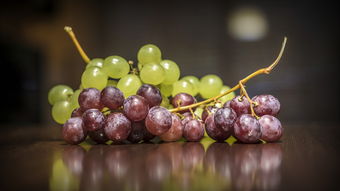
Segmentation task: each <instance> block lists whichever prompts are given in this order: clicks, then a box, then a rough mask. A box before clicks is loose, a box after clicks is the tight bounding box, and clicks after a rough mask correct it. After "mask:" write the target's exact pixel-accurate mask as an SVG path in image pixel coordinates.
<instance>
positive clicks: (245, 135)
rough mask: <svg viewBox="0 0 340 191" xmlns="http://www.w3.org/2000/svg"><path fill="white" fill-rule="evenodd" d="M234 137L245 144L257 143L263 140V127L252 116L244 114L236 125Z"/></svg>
mask: <svg viewBox="0 0 340 191" xmlns="http://www.w3.org/2000/svg"><path fill="white" fill-rule="evenodd" d="M234 135H235V136H236V138H237V139H238V140H240V141H241V142H243V143H256V142H258V141H259V139H260V138H261V125H260V123H259V121H258V120H257V119H256V118H255V117H253V116H252V115H250V114H242V115H240V116H239V117H238V118H237V119H236V121H235V123H234Z"/></svg>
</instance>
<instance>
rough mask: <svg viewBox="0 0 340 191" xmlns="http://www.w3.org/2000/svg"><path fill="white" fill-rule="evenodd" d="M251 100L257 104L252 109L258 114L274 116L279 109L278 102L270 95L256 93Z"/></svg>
mask: <svg viewBox="0 0 340 191" xmlns="http://www.w3.org/2000/svg"><path fill="white" fill-rule="evenodd" d="M252 100H253V101H254V102H256V103H257V104H258V105H257V106H255V107H254V111H255V113H256V114H257V115H258V116H263V115H272V116H276V115H277V114H278V113H279V111H280V102H279V100H278V99H276V98H275V97H274V96H272V95H258V96H255V97H253V99H252Z"/></svg>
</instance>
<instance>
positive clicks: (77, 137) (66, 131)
mask: <svg viewBox="0 0 340 191" xmlns="http://www.w3.org/2000/svg"><path fill="white" fill-rule="evenodd" d="M62 136H63V138H64V140H65V141H66V142H67V143H68V144H72V145H76V144H79V143H81V142H83V141H84V140H85V138H86V131H85V130H84V128H83V120H82V119H81V118H80V117H72V118H70V119H68V120H67V121H66V123H65V124H64V126H63V129H62Z"/></svg>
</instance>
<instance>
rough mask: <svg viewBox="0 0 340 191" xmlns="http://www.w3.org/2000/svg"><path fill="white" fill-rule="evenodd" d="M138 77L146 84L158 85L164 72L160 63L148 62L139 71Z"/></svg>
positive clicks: (162, 78) (163, 76)
mask: <svg viewBox="0 0 340 191" xmlns="http://www.w3.org/2000/svg"><path fill="white" fill-rule="evenodd" d="M140 78H141V80H142V81H143V82H144V83H146V84H152V85H158V84H160V83H162V82H163V80H164V78H165V72H164V69H163V67H162V66H161V65H159V64H156V63H149V64H146V65H144V66H143V68H142V70H141V71H140Z"/></svg>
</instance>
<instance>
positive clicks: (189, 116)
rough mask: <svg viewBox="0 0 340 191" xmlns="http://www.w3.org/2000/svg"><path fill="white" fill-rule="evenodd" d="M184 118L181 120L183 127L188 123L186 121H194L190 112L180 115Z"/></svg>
mask: <svg viewBox="0 0 340 191" xmlns="http://www.w3.org/2000/svg"><path fill="white" fill-rule="evenodd" d="M182 115H183V116H184V118H183V119H182V124H183V127H184V126H185V124H187V123H188V121H190V120H192V119H194V118H193V117H192V114H191V113H190V112H185V113H183V114H182Z"/></svg>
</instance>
